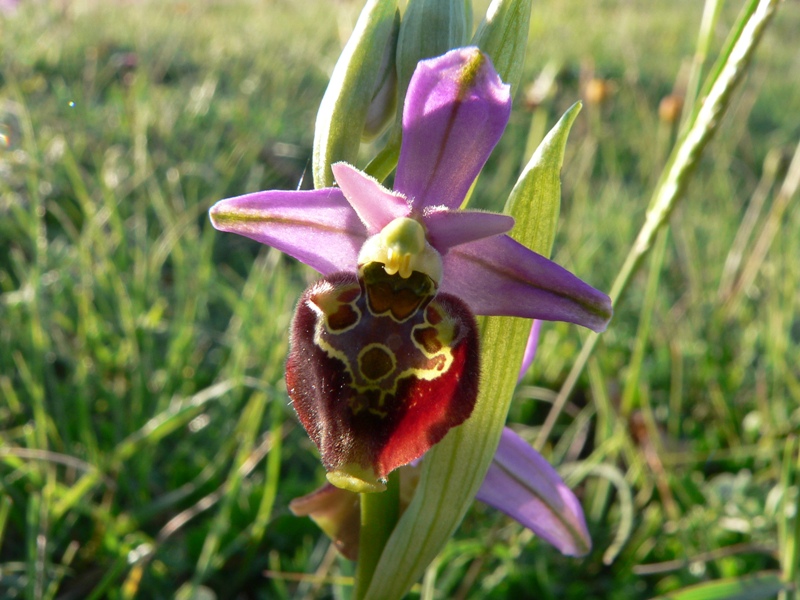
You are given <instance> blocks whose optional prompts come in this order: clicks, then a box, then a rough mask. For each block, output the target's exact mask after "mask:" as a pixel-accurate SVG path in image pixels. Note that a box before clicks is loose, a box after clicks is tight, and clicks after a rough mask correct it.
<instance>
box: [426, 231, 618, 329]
mask: <svg viewBox="0 0 800 600" xmlns="http://www.w3.org/2000/svg"><path fill="white" fill-rule="evenodd" d="M443 264H444V276H443V277H442V287H441V291H443V292H447V293H449V294H453V295H455V296H458V297H459V298H461V299H462V300H464V302H466V303H467V305H468V306H469V307H470V309H471V310H472V312H473V313H475V314H476V315H508V316H516V317H526V318H529V319H542V320H545V321H567V322H568V323H576V324H578V325H583V326H584V327H588V328H590V329H593V330H594V331H603V330H604V329H605V328H606V325H608V321H609V320H610V319H611V314H612V310H611V300H610V299H609V298H608V296H606V295H605V294H603V293H602V292H599V291H597V290H596V289H594V288H593V287H592V286H590V285H589V284H587V283H584V282H583V281H581V280H580V279H578V278H577V277H576V276H575V275H573V274H572V273H570V272H569V271H567V270H566V269H564V268H563V267H560V266H559V265H557V264H556V263H554V262H552V261H550V260H548V259H546V258H544V257H543V256H541V255H539V254H536V253H535V252H534V251H533V250H530V249H528V248H526V247H525V246H523V245H522V244H520V243H518V242H516V241H514V240H513V239H511V238H510V237H508V236H507V235H498V236H495V237H491V238H486V239H483V240H478V241H477V242H471V243H468V244H462V245H461V246H457V247H455V248H453V249H452V250H451V251H450V252H448V253H447V254H446V255H445V256H444V260H443Z"/></svg>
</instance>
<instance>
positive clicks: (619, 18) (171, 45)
mask: <svg viewBox="0 0 800 600" xmlns="http://www.w3.org/2000/svg"><path fill="white" fill-rule="evenodd" d="M359 4H360V3H358V2H336V3H334V2H326V1H324V0H310V1H307V2H303V3H298V2H291V1H288V0H272V1H267V2H256V1H255V0H251V1H248V0H235V1H230V2H216V3H215V2H205V1H203V2H177V1H172V0H171V1H167V2H147V1H145V2H114V3H106V2H96V1H89V0H85V1H79V0H76V1H74V2H52V3H50V2H23V4H22V6H21V7H20V9H19V10H18V11H16V12H15V13H13V14H10V15H6V16H4V17H0V52H1V53H2V59H1V60H2V62H1V63H0V68H1V69H2V70H1V71H0V135H2V138H0V141H2V144H0V486H2V487H0V596H2V597H9V598H13V597H20V598H133V597H137V598H169V597H173V595H174V594H175V593H176V590H178V589H179V588H181V589H182V591H181V594H183V596H184V597H189V596H190V595H191V593H192V587H191V586H192V585H194V586H195V587H194V588H193V589H194V592H193V593H194V594H195V597H203V596H201V595H200V594H203V593H205V594H207V595H206V596H205V597H213V596H211V594H212V593H213V594H215V595H216V596H217V597H219V598H295V597H297V598H315V597H316V598H325V597H330V596H331V595H332V594H333V593H335V592H336V590H337V588H336V586H335V585H333V586H332V585H330V583H331V582H332V581H333V582H335V581H336V578H337V577H339V576H340V575H347V574H348V573H350V572H351V571H350V567H349V565H348V564H346V563H345V562H343V561H340V560H339V559H337V558H336V557H335V555H334V553H333V551H332V550H331V549H330V548H329V545H328V542H327V540H326V539H324V538H321V537H320V535H319V533H318V531H317V530H316V528H315V527H314V526H313V525H312V524H311V523H310V522H309V521H308V520H306V519H298V518H295V517H293V516H291V515H290V514H289V512H288V509H287V508H286V507H287V504H288V502H289V501H290V500H291V499H292V498H293V497H296V496H299V495H302V494H304V493H307V492H309V491H311V490H312V489H313V488H314V487H315V486H316V485H318V484H319V482H320V481H322V480H323V473H322V468H321V466H320V465H319V463H318V460H317V458H316V455H315V452H314V450H313V447H312V445H311V443H310V442H309V441H308V439H307V438H306V436H305V434H304V433H303V431H302V429H301V428H300V427H299V426H298V425H297V423H296V421H295V419H294V417H293V415H292V413H291V410H290V408H289V407H288V406H287V399H286V392H285V388H284V384H283V381H282V376H283V374H282V367H283V361H284V357H285V354H286V350H287V327H288V323H289V319H290V316H291V311H292V309H293V303H294V302H295V299H296V298H297V297H298V296H299V294H300V292H301V290H302V289H303V288H304V287H305V286H306V285H307V284H308V283H309V282H310V281H312V280H313V279H314V273H313V272H311V271H310V270H308V269H306V268H305V267H300V266H298V265H297V264H294V263H293V262H292V261H291V260H288V259H287V258H285V257H283V256H282V255H280V254H279V253H277V252H275V251H273V250H270V249H268V248H264V247H258V246H257V245H256V244H255V243H253V242H250V241H249V240H245V239H239V238H237V237H236V236H231V235H225V234H220V233H217V232H215V231H213V230H212V229H211V227H210V225H209V223H208V220H207V217H206V211H207V209H208V208H209V206H210V205H211V204H212V203H213V202H214V201H216V200H218V199H220V198H223V197H226V196H231V195H237V194H240V193H244V192H248V191H255V190H258V189H267V188H276V187H280V188H287V189H290V188H294V187H297V185H298V181H299V180H300V178H301V177H302V175H303V173H304V170H305V169H306V168H307V166H308V160H309V155H310V147H311V141H312V135H313V121H314V116H315V113H316V107H317V105H318V103H319V100H320V98H321V96H322V93H323V91H324V88H325V85H326V81H327V77H328V74H329V72H330V69H331V68H332V66H333V63H334V61H335V60H336V57H337V54H338V52H339V50H340V49H341V46H342V44H343V42H344V40H345V39H346V37H347V35H348V34H349V31H350V28H351V27H352V24H353V22H354V19H355V17H356V15H357V13H358V10H359V9H360V6H359ZM483 5H484V6H485V3H483ZM587 6H588V8H587ZM739 6H740V3H739V2H729V3H727V5H726V6H725V7H724V9H723V12H722V15H721V17H720V23H719V25H718V27H717V28H716V29H715V36H714V45H713V48H712V57H713V56H714V55H715V53H716V51H718V49H719V48H720V47H721V46H722V43H723V41H724V39H725V36H726V34H727V31H728V29H729V27H730V25H731V24H732V23H733V21H734V19H735V15H736V12H737V10H738V9H739ZM478 14H480V11H479V10H478V11H476V15H478ZM701 14H702V3H699V2H696V1H695V0H681V1H676V2H671V3H651V2H645V1H636V2H633V1H627V2H626V1H622V0H619V1H610V0H609V1H603V2H594V3H591V4H590V5H587V3H585V2H581V1H579V0H568V1H564V0H560V1H559V0H549V1H547V2H545V1H540V2H537V3H535V6H534V12H533V20H532V25H531V27H532V30H531V38H530V44H529V48H530V51H529V54H528V60H527V63H526V77H525V81H526V82H530V81H533V80H534V79H536V78H537V77H538V76H539V75H540V74H541V73H542V71H543V70H545V69H547V68H548V67H552V68H554V69H555V70H556V72H557V73H558V75H557V77H556V79H555V82H554V86H553V88H552V89H551V92H550V94H549V95H547V96H546V98H544V99H543V100H542V101H541V102H540V103H539V104H538V107H537V108H536V109H535V110H533V111H531V110H526V109H525V106H524V105H525V102H524V98H523V95H524V94H523V93H522V92H523V91H522V90H518V93H517V94H516V97H517V102H516V105H515V106H516V108H515V112H514V114H513V115H512V120H511V124H510V126H509V129H508V130H507V132H506V135H505V136H504V138H503V140H502V141H501V144H500V146H499V147H498V150H497V152H495V154H494V155H493V157H492V159H491V160H490V163H489V164H488V165H487V169H486V171H485V174H484V176H483V177H482V178H481V180H480V182H479V185H478V188H477V190H476V194H475V202H476V203H477V204H478V205H480V206H484V207H487V208H494V209H498V208H499V207H500V206H501V205H502V203H503V202H504V200H505V197H506V196H507V194H508V192H509V190H510V188H511V186H512V184H513V182H514V180H515V178H516V174H517V173H518V171H519V168H520V165H521V163H523V161H524V160H525V159H526V158H527V155H526V152H525V148H526V144H529V143H530V142H529V138H530V139H532V140H536V139H538V138H540V137H541V135H542V134H543V132H544V130H545V128H547V127H549V126H551V125H552V124H553V123H555V121H556V119H557V118H558V116H560V114H561V113H562V112H563V110H564V109H566V107H568V106H569V105H570V104H572V103H573V102H574V101H575V100H577V99H580V98H584V100H585V102H586V107H585V110H584V114H582V115H581V116H580V117H579V120H578V123H577V124H576V126H575V128H574V129H573V132H572V135H571V138H570V143H569V146H568V155H567V160H566V164H565V168H564V172H563V180H564V200H563V206H562V224H561V227H560V233H559V237H558V239H557V241H556V248H555V253H554V258H555V259H556V260H557V261H558V262H560V263H561V264H564V265H565V266H567V267H568V268H570V269H571V270H572V271H574V272H576V273H577V274H578V275H580V276H581V277H583V278H584V279H587V280H588V281H589V282H590V283H592V284H593V285H595V286H596V287H598V288H600V289H605V290H607V289H608V288H609V286H610V284H611V281H612V280H613V278H614V276H615V274H616V272H617V271H618V269H619V268H620V266H621V264H622V261H623V259H624V256H625V254H626V252H627V250H628V248H629V246H630V244H631V242H632V240H633V238H634V237H635V234H636V232H637V230H638V228H639V227H640V225H641V222H642V219H643V216H644V210H645V208H646V205H647V202H648V200H649V196H650V193H651V191H652V189H653V186H654V184H655V182H656V180H657V177H658V174H659V173H660V169H661V166H662V165H663V162H664V159H665V156H666V154H667V152H668V150H669V148H670V146H671V144H672V141H673V137H674V132H673V127H672V126H670V125H669V124H667V123H665V122H663V121H661V120H659V117H658V106H659V102H660V100H661V99H662V98H663V97H664V96H666V95H668V94H670V93H671V91H672V90H673V89H676V90H678V91H680V89H681V86H682V85H685V77H686V73H687V68H688V64H689V62H690V60H691V57H692V55H693V53H694V46H695V39H696V36H697V29H698V27H699V21H700V16H701ZM476 20H478V19H477V18H476ZM798 28H800V5H798V4H797V3H793V2H787V3H785V4H784V5H783V6H782V7H781V9H780V11H779V14H778V16H777V18H776V19H775V22H774V24H773V27H772V28H771V30H770V31H768V33H767V36H766V38H765V40H764V43H763V44H762V47H761V48H760V49H759V51H758V53H757V56H756V61H755V63H754V65H753V68H752V70H751V74H750V75H749V77H748V78H747V80H746V81H745V84H744V86H743V87H742V89H741V90H740V91H739V93H738V94H737V96H736V100H735V102H734V106H733V108H732V110H731V112H730V113H729V114H728V115H727V116H726V118H725V122H724V124H723V127H722V130H721V131H720V135H719V136H718V137H717V139H716V140H715V141H714V142H713V143H712V145H711V147H710V148H709V150H708V152H707V156H706V158H705V159H704V160H703V162H702V163H701V165H700V168H699V171H698V173H697V177H696V179H695V181H694V183H693V184H692V186H691V187H690V189H689V193H688V196H687V197H686V198H685V201H684V202H683V204H682V206H681V207H679V210H678V211H677V212H676V214H675V215H674V217H673V226H672V228H671V232H670V236H669V238H668V239H667V241H666V245H665V246H664V262H663V266H662V267H660V268H659V269H656V270H655V271H654V272H651V273H649V274H648V272H647V268H645V269H644V270H643V272H642V273H641V275H640V277H638V278H637V279H636V280H635V281H634V283H633V285H632V287H631V290H630V292H629V294H628V296H627V298H626V300H625V302H624V303H623V304H622V306H621V308H620V310H619V311H618V313H617V315H616V317H615V320H614V322H613V323H612V325H611V327H610V329H609V331H608V332H607V333H606V334H604V337H603V341H602V342H601V345H600V346H599V347H598V349H597V350H596V352H595V357H594V358H593V359H592V361H590V364H589V367H588V369H587V372H586V374H585V375H584V379H583V380H582V381H581V384H580V386H579V389H578V390H577V392H576V393H575V394H574V395H573V397H572V399H571V403H570V405H569V406H568V409H567V411H565V414H564V416H563V417H562V418H561V419H560V421H559V423H558V426H557V428H556V432H555V435H554V436H552V438H551V443H550V444H549V445H548V447H547V448H546V449H545V454H546V456H547V457H548V458H549V459H550V460H551V461H552V462H553V463H554V464H556V465H560V466H561V467H562V468H563V469H564V472H565V473H570V472H572V473H575V472H576V468H577V467H590V466H591V467H593V468H594V470H593V471H592V474H591V475H590V476H588V477H586V478H584V479H581V480H580V481H577V480H576V481H575V483H576V485H577V486H578V487H577V488H576V491H577V492H578V494H579V496H580V497H581V499H582V502H583V505H584V507H585V509H586V511H587V519H588V521H589V527H590V530H591V532H592V536H593V539H594V543H595V549H594V550H593V552H592V554H590V555H589V556H588V557H585V558H583V559H567V558H563V557H561V556H560V555H558V553H557V552H556V551H555V550H553V549H552V548H551V547H549V546H547V545H546V544H544V543H542V542H540V541H539V540H536V539H533V538H532V535H531V534H530V533H529V532H527V531H524V530H522V529H521V528H520V527H519V526H518V525H517V524H516V523H512V522H510V521H509V520H508V519H507V518H505V517H503V516H501V515H498V514H495V513H492V512H491V511H489V510H488V509H486V508H485V507H482V506H479V505H476V506H475V508H474V510H473V511H471V513H470V514H469V515H468V517H467V519H466V520H465V522H464V524H463V526H462V528H461V529H460V531H459V533H458V534H457V536H456V538H455V539H454V540H453V541H452V542H451V543H450V545H449V546H448V547H447V549H446V550H445V551H444V553H443V555H442V556H441V560H440V561H439V562H438V565H437V567H436V568H437V569H438V570H437V580H436V589H437V590H438V593H439V595H440V597H447V598H507V597H508V598H512V597H513V598H521V597H528V598H581V599H587V598H598V599H601V598H620V599H622V598H649V597H652V596H654V595H657V594H659V593H666V592H669V591H671V590H675V589H678V588H680V587H683V586H686V585H689V584H692V583H697V582H702V581H705V580H709V579H714V578H721V577H741V576H744V575H747V574H750V573H754V572H757V571H759V570H763V569H777V568H779V566H780V560H781V556H784V555H785V548H786V544H787V542H786V539H787V537H786V536H785V535H783V533H784V529H785V527H786V523H787V522H788V519H787V517H786V506H787V504H788V505H791V503H792V502H795V499H796V497H797V494H798V486H797V482H796V480H795V481H794V485H792V483H793V480H792V474H791V471H790V469H789V466H790V465H791V464H796V458H793V456H794V455H793V454H792V452H796V446H795V443H796V439H797V437H796V434H797V432H798V429H800V408H799V407H800V370H799V369H798V366H797V356H798V352H799V351H800V348H799V347H798V346H800V311H799V310H798V304H799V303H800V297H798V289H800V264H798V257H800V213H798V211H797V210H794V209H793V205H792V204H790V205H789V209H788V210H787V211H786V212H785V213H784V214H780V211H779V210H778V209H774V208H773V207H774V206H776V204H775V200H776V197H777V193H776V192H777V188H778V187H779V186H780V185H781V182H782V181H783V178H784V175H785V169H786V165H787V164H788V159H789V158H790V157H791V154H792V152H794V145H795V144H796V143H797V140H798V137H800V120H798V117H797V115H798V114H800V95H798V94H797V93H796V92H797V83H796V77H795V78H793V76H792V74H793V73H798V72H800V53H798V51H797V46H796V45H793V44H792V43H791V41H792V40H793V35H794V34H793V32H796V31H797V30H798ZM592 79H594V80H596V81H600V80H601V81H603V82H605V83H608V84H609V89H610V91H611V93H610V95H609V96H608V97H607V98H606V99H605V100H604V101H603V102H600V103H593V102H591V101H590V98H589V97H588V95H587V91H588V86H587V82H589V81H590V80H592ZM365 156H366V155H365ZM306 179H308V178H306ZM306 185H307V181H306ZM759 198H763V208H762V210H761V211H760V212H758V213H756V212H755V210H751V214H753V215H754V216H755V217H756V218H755V220H754V221H753V222H754V227H753V233H752V235H751V236H749V238H742V239H743V241H740V242H739V243H738V245H736V246H734V248H736V249H737V250H738V252H739V253H740V255H741V257H742V258H741V261H740V262H739V263H736V262H735V261H733V262H732V261H730V260H728V266H727V267H726V259H727V257H728V253H729V251H730V250H731V248H732V245H733V244H734V238H735V236H736V232H737V229H738V228H739V227H740V223H742V221H743V218H744V217H745V215H746V214H747V210H748V207H749V206H752V205H754V203H756V204H757V203H758V201H759ZM770 223H775V224H777V225H779V227H778V229H777V233H775V234H772V233H771V230H770V229H769V228H770V227H771V225H770ZM759 239H762V240H763V241H762V243H763V242H769V243H770V245H768V246H767V247H766V250H767V251H766V253H762V252H761V251H760V250H759V242H758V240H759ZM731 282H733V283H731ZM737 282H738V283H737ZM643 317H644V321H648V320H649V322H650V327H649V329H648V330H646V331H644V330H642V329H641V328H640V327H641V323H642V321H643ZM581 336H582V332H580V331H578V330H577V328H575V327H571V326H566V325H563V324H547V325H546V326H545V327H544V328H543V336H542V341H541V345H540V351H539V355H538V357H537V360H536V364H535V367H534V369H533V370H532V372H531V373H529V374H528V376H527V377H526V379H525V381H524V382H523V385H522V386H521V387H520V389H519V392H518V396H519V398H517V400H516V401H515V403H514V405H513V408H512V414H511V417H510V420H511V421H513V422H514V423H517V424H518V425H517V429H518V431H520V432H521V433H523V435H525V436H527V437H529V438H530V439H534V438H535V436H536V433H537V425H539V424H541V422H542V421H543V420H544V418H545V416H546V415H547V412H548V402H549V401H550V400H551V399H552V397H553V395H554V390H558V388H559V386H560V384H561V382H562V381H563V380H564V378H565V377H566V374H567V372H568V370H569V367H570V366H571V364H572V362H573V361H574V359H575V356H576V355H577V352H578V349H579V347H580V343H581ZM637 348H639V349H640V350H639V351H640V352H642V351H643V352H642V354H641V357H642V360H641V362H638V361H637V360H636V359H635V357H636V356H637V355H636V349H637ZM792 461H794V463H792ZM598 465H599V466H598ZM787 473H788V475H787ZM779 534H780V535H779ZM267 572H268V573H267ZM265 573H266V575H265ZM295 573H305V574H309V575H308V576H305V577H301V578H299V580H298V578H296V577H294V576H293V574H295ZM311 574H315V576H312V575H311ZM190 584H191V585H190ZM199 585H202V586H204V587H196V586H199ZM182 586H183V587H182Z"/></svg>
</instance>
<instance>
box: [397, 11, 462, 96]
mask: <svg viewBox="0 0 800 600" xmlns="http://www.w3.org/2000/svg"><path fill="white" fill-rule="evenodd" d="M470 21H471V18H468V14H467V3H465V2H464V0H409V2H408V7H407V8H406V12H405V14H404V15H403V21H402V23H401V24H400V38H399V39H398V41H397V77H398V91H399V92H400V93H399V97H400V98H401V99H403V98H405V94H406V89H407V88H408V83H409V81H411V75H412V74H413V73H414V69H416V68H417V63H418V62H419V61H421V60H423V59H426V58H432V57H434V56H440V55H442V54H445V53H446V52H447V51H448V50H451V49H453V48H458V47H460V46H464V45H465V44H466V42H467V40H468V39H469V32H468V31H467V25H468V23H469V22H470ZM400 104H401V106H402V102H401V103H400Z"/></svg>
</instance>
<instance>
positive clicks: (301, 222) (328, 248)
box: [209, 188, 367, 275]
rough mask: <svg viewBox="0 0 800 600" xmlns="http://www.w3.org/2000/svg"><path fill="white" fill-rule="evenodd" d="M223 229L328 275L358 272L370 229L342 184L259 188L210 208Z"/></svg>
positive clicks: (213, 217)
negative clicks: (296, 188) (316, 187)
mask: <svg viewBox="0 0 800 600" xmlns="http://www.w3.org/2000/svg"><path fill="white" fill-rule="evenodd" d="M209 215H210V216H211V223H212V224H213V225H214V227H216V228H217V229H219V230H221V231H229V232H231V233H238V234H239V235H243V236H246V237H249V238H251V239H253V240H256V241H257V242H261V243H262V244H267V245H269V246H273V247H274V248H277V249H278V250H280V251H282V252H285V253H286V254H288V255H289V256H293V257H294V258H296V259H297V260H299V261H301V262H304V263H305V264H307V265H309V266H310V267H313V268H314V269H316V270H317V271H319V272H320V273H322V274H323V275H329V274H331V273H335V272H337V271H351V272H355V270H356V263H357V260H358V252H359V250H360V249H361V246H362V245H363V243H364V240H366V239H367V230H366V228H365V227H364V225H363V224H362V223H361V221H360V220H359V218H358V215H357V214H356V212H355V211H354V210H353V208H352V207H351V206H350V204H349V203H348V202H347V200H346V199H345V197H344V195H343V194H342V192H341V190H339V189H336V188H325V189H321V190H305V191H296V192H290V191H268V192H256V193H255V194H247V195H244V196H238V197H236V198H228V199H227V200H220V201H219V202H217V203H216V204H215V205H214V206H213V207H211V210H210V211H209Z"/></svg>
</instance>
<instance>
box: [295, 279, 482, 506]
mask: <svg viewBox="0 0 800 600" xmlns="http://www.w3.org/2000/svg"><path fill="white" fill-rule="evenodd" d="M423 277H424V276H423ZM365 279H366V282H362V284H363V287H362V284H360V283H359V281H358V280H357V279H356V277H355V276H353V275H352V274H349V273H337V274H335V275H333V276H330V277H327V278H325V279H323V280H321V281H319V282H317V283H316V284H314V285H312V286H311V287H310V288H308V289H307V290H306V291H305V292H304V293H303V296H302V297H301V299H300V302H299V304H298V306H297V311H296V313H295V317H294V320H293V323H292V328H291V350H290V352H289V359H288V361H287V365H286V384H287V388H288V391H289V396H290V398H291V400H292V403H293V405H294V408H295V410H296V411H297V415H298V417H299V418H300V421H301V423H302V424H303V426H304V427H305V429H306V431H307V432H308V434H309V436H310V437H311V439H312V440H313V441H314V443H315V444H316V445H317V447H318V448H319V451H320V454H321V457H322V462H323V464H324V466H325V468H326V470H327V471H328V479H329V481H331V483H333V484H334V485H337V486H339V487H343V488H346V489H350V490H352V491H356V492H365V491H382V490H383V489H385V488H384V481H385V479H386V477H387V475H388V474H389V473H390V472H391V471H393V470H394V469H396V468H397V467H400V466H402V465H405V464H408V463H409V462H411V461H412V460H414V459H416V458H419V457H420V456H422V455H423V454H424V453H425V452H426V451H427V450H428V449H429V448H430V447H431V446H433V445H434V444H436V443H437V442H438V441H439V440H441V439H442V438H443V437H444V435H445V434H446V433H447V431H448V430H449V429H450V428H451V427H455V426H456V425H459V424H461V423H462V422H464V421H465V420H466V419H467V418H468V417H469V415H470V414H471V413H472V409H473V407H474V405H475V398H476V397H477V393H478V379H479V352H478V334H477V327H476V324H475V320H474V318H473V317H472V314H471V313H470V312H469V310H468V309H467V308H466V306H465V305H464V304H463V303H462V302H461V301H460V300H458V299H457V298H454V297H452V296H448V295H446V294H439V295H437V296H436V298H435V299H433V300H430V297H429V293H430V287H426V286H425V285H424V278H418V279H419V280H418V279H415V278H413V277H412V278H408V279H407V280H406V279H404V278H402V277H400V276H399V275H393V276H389V275H385V276H383V277H376V276H375V275H374V274H370V275H369V277H368V278H365ZM419 290H423V291H422V292H420V291H419Z"/></svg>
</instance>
